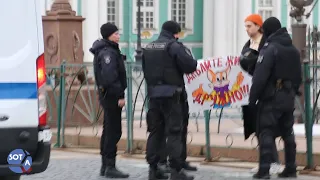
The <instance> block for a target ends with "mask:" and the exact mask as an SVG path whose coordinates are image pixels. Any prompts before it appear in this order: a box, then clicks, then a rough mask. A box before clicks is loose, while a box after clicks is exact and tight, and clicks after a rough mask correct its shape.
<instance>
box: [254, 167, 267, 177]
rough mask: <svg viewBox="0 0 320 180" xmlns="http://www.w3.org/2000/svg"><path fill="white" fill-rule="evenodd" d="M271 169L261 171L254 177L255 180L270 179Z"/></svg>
mask: <svg viewBox="0 0 320 180" xmlns="http://www.w3.org/2000/svg"><path fill="white" fill-rule="evenodd" d="M269 169H270V168H269ZM269 169H268V168H266V169H259V170H258V172H257V173H255V174H254V175H253V179H270V173H269Z"/></svg>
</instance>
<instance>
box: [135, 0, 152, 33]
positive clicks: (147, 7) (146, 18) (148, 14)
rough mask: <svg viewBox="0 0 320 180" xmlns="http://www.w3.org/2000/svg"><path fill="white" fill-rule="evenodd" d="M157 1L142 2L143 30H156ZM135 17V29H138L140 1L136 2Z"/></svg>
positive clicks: (136, 0) (141, 24) (147, 0)
mask: <svg viewBox="0 0 320 180" xmlns="http://www.w3.org/2000/svg"><path fill="white" fill-rule="evenodd" d="M156 1H157V0H140V27H141V29H142V30H144V29H147V30H154V29H156V28H157V26H156V23H157V22H156V16H157V15H156V13H157V2H156ZM134 5H135V8H134V17H135V19H134V20H135V27H134V29H135V30H136V29H138V23H139V14H138V0H135V4H134Z"/></svg>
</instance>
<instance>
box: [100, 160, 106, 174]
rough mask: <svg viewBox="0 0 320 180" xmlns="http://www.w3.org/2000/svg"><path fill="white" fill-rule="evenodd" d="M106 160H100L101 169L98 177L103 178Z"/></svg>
mask: <svg viewBox="0 0 320 180" xmlns="http://www.w3.org/2000/svg"><path fill="white" fill-rule="evenodd" d="M106 167H107V166H106V159H105V158H104V157H102V158H101V168H100V176H104V173H105V171H106Z"/></svg>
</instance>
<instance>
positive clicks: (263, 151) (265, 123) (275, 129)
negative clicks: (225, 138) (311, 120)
mask: <svg viewBox="0 0 320 180" xmlns="http://www.w3.org/2000/svg"><path fill="white" fill-rule="evenodd" d="M258 120H259V123H260V125H259V130H258V137H259V143H260V146H259V151H260V162H259V166H260V169H261V170H263V171H264V170H265V171H267V170H269V169H270V164H271V163H272V162H274V152H275V147H276V145H275V138H276V137H278V136H281V137H282V139H283V141H284V148H285V164H286V167H287V168H293V169H295V168H296V142H295V136H294V133H293V124H294V116H293V110H290V111H280V110H277V109H275V108H273V107H272V106H270V105H266V106H264V105H261V109H260V108H259V117H258Z"/></svg>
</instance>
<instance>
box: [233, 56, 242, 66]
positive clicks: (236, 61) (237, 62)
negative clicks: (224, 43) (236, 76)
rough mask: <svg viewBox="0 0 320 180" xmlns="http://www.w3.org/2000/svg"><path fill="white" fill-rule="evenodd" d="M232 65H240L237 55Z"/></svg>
mask: <svg viewBox="0 0 320 180" xmlns="http://www.w3.org/2000/svg"><path fill="white" fill-rule="evenodd" d="M233 65H234V66H239V65H240V57H239V56H237V57H235V58H234V62H233Z"/></svg>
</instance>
